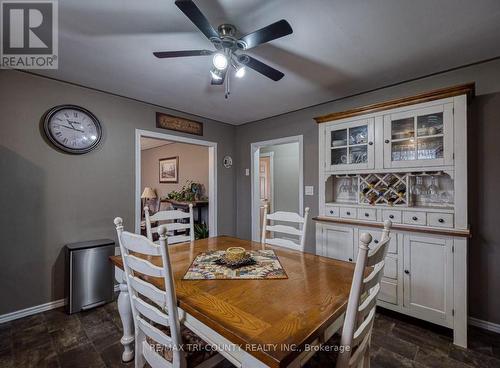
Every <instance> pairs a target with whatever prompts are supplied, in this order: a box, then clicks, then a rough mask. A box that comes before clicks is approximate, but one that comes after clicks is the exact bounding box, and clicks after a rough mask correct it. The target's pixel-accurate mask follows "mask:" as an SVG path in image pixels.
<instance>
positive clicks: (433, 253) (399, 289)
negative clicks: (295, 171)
mask: <svg viewBox="0 0 500 368" xmlns="http://www.w3.org/2000/svg"><path fill="white" fill-rule="evenodd" d="M473 92H474V85H473V84H467V85H462V86H456V87H452V88H447V89H442V90H437V91H432V92H428V93H424V94H420V95H418V96H414V97H408V98H402V99H398V100H393V101H389V102H384V103H380V104H375V105H370V106H366V107H362V108H357V109H354V110H350V111H345V112H340V113H332V114H329V115H326V116H322V117H318V118H315V120H316V121H317V122H318V126H319V191H318V192H319V216H318V217H316V218H315V219H314V220H316V252H317V254H318V255H321V256H326V257H331V258H336V259H340V260H344V261H350V262H353V261H355V260H356V256H357V249H358V237H359V235H360V234H361V233H362V232H369V233H371V235H372V236H373V238H374V243H377V242H378V240H379V239H380V236H381V231H382V224H383V221H385V220H387V219H389V220H391V221H392V223H393V232H392V239H391V244H390V248H389V254H388V256H387V258H386V264H385V270H384V278H383V281H382V285H381V286H382V288H381V294H380V296H379V302H378V303H379V305H380V306H382V307H384V308H388V309H391V310H393V311H397V312H401V313H404V314H407V315H410V316H413V317H417V318H420V319H423V320H426V321H430V322H433V323H436V324H439V325H442V326H445V327H448V328H451V329H453V332H454V343H455V344H457V345H460V346H463V347H466V345H467V240H468V237H469V236H470V233H469V225H468V219H467V100H468V96H471V95H472V94H473Z"/></svg>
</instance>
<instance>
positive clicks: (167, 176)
mask: <svg viewBox="0 0 500 368" xmlns="http://www.w3.org/2000/svg"><path fill="white" fill-rule="evenodd" d="M159 163H160V167H159V173H160V175H159V176H160V183H178V182H179V156H177V157H168V158H160V160H159Z"/></svg>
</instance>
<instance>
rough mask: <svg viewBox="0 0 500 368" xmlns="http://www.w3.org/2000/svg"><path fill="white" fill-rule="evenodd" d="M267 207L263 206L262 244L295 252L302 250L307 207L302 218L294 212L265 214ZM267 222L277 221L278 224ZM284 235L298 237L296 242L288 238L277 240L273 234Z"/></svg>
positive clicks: (304, 238)
mask: <svg viewBox="0 0 500 368" xmlns="http://www.w3.org/2000/svg"><path fill="white" fill-rule="evenodd" d="M267 209H268V206H267V204H266V205H265V206H264V217H263V222H262V238H261V242H262V244H270V245H276V246H279V247H286V248H291V249H295V250H300V251H303V250H304V244H305V240H306V229H307V218H308V216H309V207H307V208H306V209H305V211H304V217H302V216H300V215H299V214H297V213H294V212H284V211H277V212H275V213H272V214H268V213H267ZM268 221H278V222H280V224H272V225H269V224H268ZM281 222H285V223H292V224H293V225H296V226H298V228H297V227H294V226H290V225H284V224H281ZM269 232H272V233H273V237H272V238H269V237H268V233H269ZM276 233H279V234H286V235H292V236H294V237H298V242H295V241H294V239H293V240H292V239H289V238H277V237H275V234H276Z"/></svg>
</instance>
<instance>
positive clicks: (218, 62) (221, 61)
mask: <svg viewBox="0 0 500 368" xmlns="http://www.w3.org/2000/svg"><path fill="white" fill-rule="evenodd" d="M212 62H213V64H214V66H215V67H216V68H217V69H219V70H225V69H226V68H227V65H228V63H229V62H228V60H227V57H226V55H224V54H223V53H220V52H218V53H216V54H215V55H214V58H213V60H212Z"/></svg>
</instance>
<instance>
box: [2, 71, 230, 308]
mask: <svg viewBox="0 0 500 368" xmlns="http://www.w3.org/2000/svg"><path fill="white" fill-rule="evenodd" d="M165 88H169V87H168V85H166V86H165ZM65 103H70V104H76V105H80V106H83V107H85V108H87V109H89V110H90V111H92V112H93V113H94V114H95V115H96V116H97V117H98V118H99V119H100V121H101V123H102V125H103V129H104V139H103V141H102V143H101V144H100V146H99V147H98V148H97V150H95V151H93V152H91V153H89V154H86V155H82V156H71V155H67V154H64V153H60V152H58V151H56V150H55V149H53V148H52V147H51V146H50V145H48V144H47V143H46V142H45V141H44V140H43V139H42V135H41V134H40V131H39V121H40V118H41V116H42V115H43V114H44V112H45V111H46V110H47V109H49V108H51V107H53V106H55V105H60V104H65ZM156 111H163V112H165V113H171V114H175V115H181V114H179V113H176V112H174V111H169V110H165V109H160V108H157V107H155V106H151V105H148V104H143V103H139V102H135V101H132V100H129V99H124V98H120V97H116V96H112V95H109V94H105V93H101V92H96V91H93V90H90V89H85V88H80V87H77V86H73V85H69V84H66V83H60V82H57V81H53V80H49V79H45V78H42V77H37V76H32V75H29V74H26V73H21V72H17V71H7V70H2V71H0V119H1V120H0V126H1V128H2V130H1V133H0V178H1V179H0V203H1V205H2V209H1V211H0V234H1V239H2V240H1V246H0V294H1V295H2V298H1V300H0V314H4V313H8V312H12V311H15V310H19V309H23V308H27V307H31V306H34V305H39V304H42V303H46V302H49V301H52V300H57V299H60V298H62V297H63V281H64V279H63V277H64V259H63V257H62V253H61V250H62V247H63V246H64V244H67V243H70V242H75V241H81V240H88V239H97V238H103V237H106V238H112V239H115V232H114V227H113V218H114V217H115V216H121V217H123V218H124V220H125V227H126V228H127V229H133V219H134V175H135V173H134V161H135V156H134V144H135V129H136V128H142V129H147V130H157V129H156V128H155V112H156ZM183 116H185V117H188V118H189V116H187V115H183ZM195 119H196V120H201V119H200V118H198V117H197V118H195ZM203 122H204V123H205V126H204V128H205V129H204V131H205V135H204V137H203V138H202V139H205V140H209V141H215V142H217V143H218V158H219V159H218V178H217V181H218V184H219V190H218V208H219V214H218V226H219V234H234V233H235V220H234V211H235V208H234V206H235V192H234V187H235V182H234V169H225V168H224V167H223V166H222V164H221V163H222V160H221V158H222V157H224V155H232V156H234V152H233V151H234V134H235V128H234V127H233V126H230V125H226V124H222V123H218V122H213V121H208V120H203ZM159 131H160V130H159ZM161 131H162V132H167V131H165V130H161ZM168 133H170V134H176V133H175V132H171V131H168ZM179 135H181V134H179ZM190 137H192V136H190Z"/></svg>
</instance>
